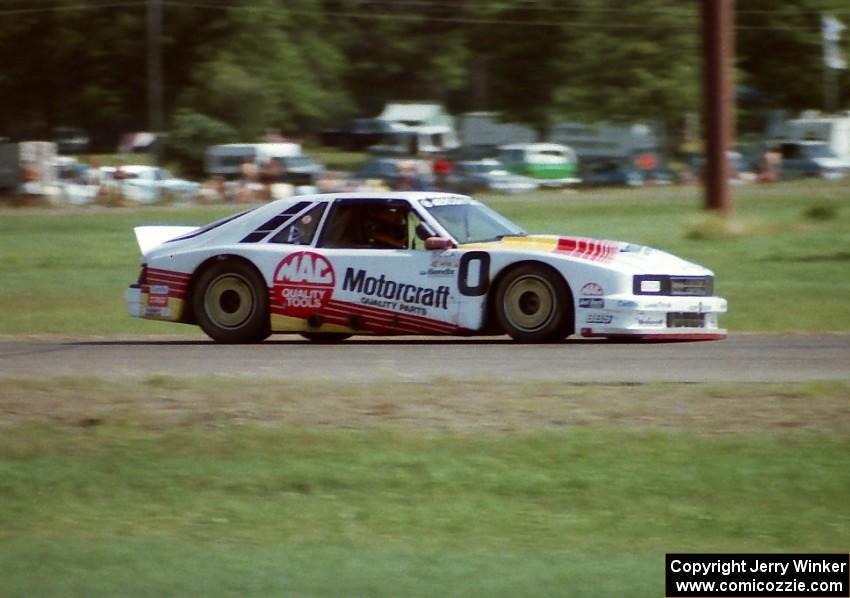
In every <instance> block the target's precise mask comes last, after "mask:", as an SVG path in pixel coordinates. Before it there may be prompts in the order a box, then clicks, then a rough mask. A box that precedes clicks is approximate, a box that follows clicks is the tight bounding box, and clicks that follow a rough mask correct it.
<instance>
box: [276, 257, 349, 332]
mask: <svg viewBox="0 0 850 598" xmlns="http://www.w3.org/2000/svg"><path fill="white" fill-rule="evenodd" d="M335 280H336V279H335V277H334V269H333V266H331V263H330V262H329V261H328V260H327V259H326V258H325V257H324V256H321V255H319V254H318V253H311V252H309V251H297V252H295V253H293V254H290V255H288V256H286V258H284V259H283V261H281V262H280V263H279V264H278V265H277V269H276V270H275V273H274V286H273V290H272V292H273V297H274V302H275V303H277V304H278V305H280V306H281V307H283V310H284V313H285V314H286V315H288V316H293V317H296V318H306V317H308V316H309V315H310V314H312V313H313V312H314V311H316V310H317V309H320V308H322V307H324V306H325V305H327V304H328V302H329V301H330V300H331V295H332V294H333V288H334V282H335Z"/></svg>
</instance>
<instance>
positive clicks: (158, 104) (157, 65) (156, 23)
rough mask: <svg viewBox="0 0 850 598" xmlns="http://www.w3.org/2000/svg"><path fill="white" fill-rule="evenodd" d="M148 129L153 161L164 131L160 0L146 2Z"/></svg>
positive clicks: (158, 155) (158, 159)
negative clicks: (151, 135) (152, 149)
mask: <svg viewBox="0 0 850 598" xmlns="http://www.w3.org/2000/svg"><path fill="white" fill-rule="evenodd" d="M147 53H148V57H147V65H148V129H149V130H150V132H151V133H153V134H154V135H156V141H154V156H153V158H154V161H155V162H156V164H157V165H159V164H160V162H161V160H162V147H161V144H162V134H163V132H164V131H165V122H164V117H163V111H164V108H163V99H162V98H163V96H162V0H148V4H147Z"/></svg>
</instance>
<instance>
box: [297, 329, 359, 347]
mask: <svg viewBox="0 0 850 598" xmlns="http://www.w3.org/2000/svg"><path fill="white" fill-rule="evenodd" d="M301 336H303V337H304V338H306V339H307V340H308V341H312V342H314V343H319V344H323V345H330V344H333V343H341V342H342V341H344V340H345V339H347V338H350V337H351V335H350V334H347V333H345V332H302V333H301Z"/></svg>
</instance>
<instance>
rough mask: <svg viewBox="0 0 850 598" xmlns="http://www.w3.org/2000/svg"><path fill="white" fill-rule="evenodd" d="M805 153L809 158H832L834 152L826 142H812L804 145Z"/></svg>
mask: <svg viewBox="0 0 850 598" xmlns="http://www.w3.org/2000/svg"><path fill="white" fill-rule="evenodd" d="M804 147H805V148H806V149H805V152H806V155H807V156H808V157H810V158H834V157H835V152H833V151H832V149H831V148H830V147H829V145H827V144H826V143H812V144H811V145H806V146H804Z"/></svg>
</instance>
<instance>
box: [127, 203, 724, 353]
mask: <svg viewBox="0 0 850 598" xmlns="http://www.w3.org/2000/svg"><path fill="white" fill-rule="evenodd" d="M135 233H136V238H137V240H138V243H139V247H140V249H141V251H142V254H143V255H144V258H143V264H142V271H141V274H140V275H139V279H138V282H136V283H135V284H132V285H130V287H129V288H128V289H127V292H126V301H127V307H128V310H129V313H130V315H132V316H137V317H142V318H149V319H154V320H168V321H173V322H184V323H188V324H198V325H199V326H200V327H201V328H202V329H203V330H204V332H206V334H207V335H209V336H210V337H211V338H213V339H215V340H216V341H220V342H225V343H253V342H260V341H262V340H264V339H265V338H267V337H268V336H269V335H270V334H273V333H300V334H301V335H302V336H304V337H306V338H308V339H311V340H314V341H319V342H321V341H326V342H332V341H340V340H343V339H345V338H347V337H349V336H351V335H354V334H372V335H399V334H415V335H485V334H496V335H498V334H505V333H507V334H509V335H510V336H511V337H512V338H514V339H515V340H517V341H521V342H553V341H560V340H563V339H564V338H566V337H567V336H569V335H571V334H578V335H580V336H582V337H609V338H611V337H627V338H640V339H679V340H712V339H722V338H724V337H725V336H726V331H725V330H723V329H721V328H719V327H718V321H717V320H718V315H719V314H721V313H723V312H725V311H726V300H725V299H722V298H721V297H717V296H715V295H714V289H713V287H714V277H713V275H712V273H711V272H710V271H709V270H706V269H705V268H703V267H701V266H698V265H696V264H692V263H690V262H686V261H684V260H682V259H679V258H677V257H675V256H673V255H670V254H668V253H665V252H662V251H658V250H655V249H650V248H648V247H642V246H639V245H633V244H629V243H623V242H618V241H600V240H595V239H588V238H576V237H559V236H554V235H528V234H526V233H525V232H524V231H523V230H522V229H521V228H520V227H518V226H517V225H515V224H513V223H512V222H510V221H509V220H507V219H505V218H504V217H502V216H501V215H499V214H498V213H496V212H494V211H493V210H491V209H490V208H488V207H486V206H485V205H483V204H481V203H480V202H478V201H475V200H474V199H471V198H469V197H466V196H463V195H454V194H448V193H436V192H435V193H430V192H415V193H380V192H379V193H337V194H328V195H313V196H303V197H294V198H290V199H284V200H280V201H275V202H272V203H269V204H265V205H263V206H261V207H258V208H255V209H252V210H249V211H247V212H243V213H241V214H236V215H234V216H230V217H228V218H224V219H222V220H219V221H217V222H213V223H212V224H209V225H207V226H204V227H202V228H191V227H168V226H165V227H163V226H142V227H138V228H136V229H135Z"/></svg>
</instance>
